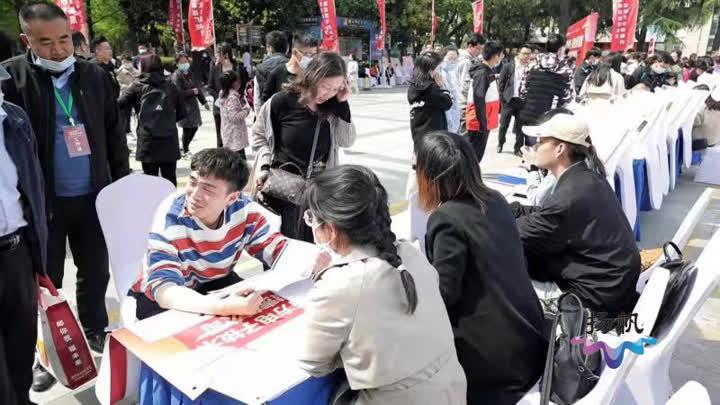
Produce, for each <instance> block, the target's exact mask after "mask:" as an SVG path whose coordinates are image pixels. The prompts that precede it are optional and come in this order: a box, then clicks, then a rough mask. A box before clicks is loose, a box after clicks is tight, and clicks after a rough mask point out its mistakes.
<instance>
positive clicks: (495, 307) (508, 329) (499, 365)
mask: <svg viewBox="0 0 720 405" xmlns="http://www.w3.org/2000/svg"><path fill="white" fill-rule="evenodd" d="M490 196H491V197H490V198H489V199H488V202H487V204H486V207H485V209H484V210H482V209H481V208H480V206H479V205H478V204H477V203H476V202H475V201H474V200H472V199H470V198H467V197H461V198H457V199H455V200H451V201H447V202H445V203H443V204H442V205H441V206H440V207H438V208H437V209H436V210H435V211H434V212H433V213H432V215H430V218H429V220H428V226H427V228H428V232H427V235H426V251H427V256H428V258H429V259H430V262H431V263H432V265H433V266H434V267H435V268H436V269H437V271H438V273H439V275H440V292H441V294H442V297H443V301H444V302H445V306H446V307H447V310H448V314H449V316H450V323H451V324H452V326H453V332H454V333H455V345H456V348H457V351H458V358H459V360H460V364H462V366H463V369H464V370H465V374H466V375H467V379H468V385H469V386H471V387H473V392H474V398H473V401H469V403H473V404H501V405H505V404H515V403H516V402H517V401H519V400H520V398H521V397H522V396H523V395H524V394H525V393H526V392H527V391H528V390H529V389H530V388H531V387H532V386H533V385H534V384H535V383H536V382H537V380H538V379H539V378H540V375H541V374H542V371H543V367H544V363H545V353H546V351H547V340H546V338H545V337H544V335H543V315H542V310H541V307H540V301H539V300H538V298H537V295H536V294H535V291H534V290H533V288H532V284H531V282H530V277H529V275H528V272H527V270H526V265H525V257H524V255H523V252H522V242H521V241H520V235H519V234H518V231H517V228H516V227H515V221H514V218H513V215H512V213H511V211H510V208H509V206H508V203H507V202H506V201H505V198H504V197H503V196H502V195H500V194H499V193H498V192H496V191H491V192H490ZM469 399H470V398H469Z"/></svg>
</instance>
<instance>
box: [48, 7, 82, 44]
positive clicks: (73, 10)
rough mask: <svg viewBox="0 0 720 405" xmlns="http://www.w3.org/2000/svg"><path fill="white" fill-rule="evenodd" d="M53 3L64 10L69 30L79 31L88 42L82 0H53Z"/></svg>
mask: <svg viewBox="0 0 720 405" xmlns="http://www.w3.org/2000/svg"><path fill="white" fill-rule="evenodd" d="M55 4H56V5H57V6H58V7H60V8H61V9H62V11H64V12H65V14H66V15H67V18H68V23H69V24H70V30H71V31H80V32H82V33H83V35H85V39H86V40H87V41H88V44H89V43H90V39H91V38H90V34H89V30H88V25H87V11H85V1H84V0H55Z"/></svg>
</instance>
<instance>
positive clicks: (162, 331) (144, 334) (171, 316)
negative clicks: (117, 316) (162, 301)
mask: <svg viewBox="0 0 720 405" xmlns="http://www.w3.org/2000/svg"><path fill="white" fill-rule="evenodd" d="M211 317H212V316H211V315H199V314H193V313H190V312H182V311H165V312H163V313H160V314H158V315H155V316H153V317H150V318H148V319H144V320H142V321H137V322H135V323H132V324H130V325H127V329H129V330H130V331H131V332H132V333H134V334H135V335H136V336H137V337H139V338H140V339H142V340H144V341H146V342H155V341H158V340H161V339H165V338H167V337H170V336H172V335H174V334H176V333H179V332H182V331H183V330H185V329H188V328H190V327H192V326H195V325H198V324H200V323H202V322H204V321H206V320H208V319H210V318H211ZM149 325H152V326H151V327H150V326H149Z"/></svg>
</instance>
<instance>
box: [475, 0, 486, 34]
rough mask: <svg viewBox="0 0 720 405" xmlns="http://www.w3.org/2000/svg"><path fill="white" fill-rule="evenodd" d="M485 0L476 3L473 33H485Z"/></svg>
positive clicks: (478, 0)
mask: <svg viewBox="0 0 720 405" xmlns="http://www.w3.org/2000/svg"><path fill="white" fill-rule="evenodd" d="M483 5H484V4H483V0H477V1H474V2H473V4H472V8H473V32H476V33H478V34H482V32H483V12H484V8H483Z"/></svg>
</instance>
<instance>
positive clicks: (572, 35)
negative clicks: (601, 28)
mask: <svg viewBox="0 0 720 405" xmlns="http://www.w3.org/2000/svg"><path fill="white" fill-rule="evenodd" d="M598 18H599V14H598V13H592V14H590V15H589V16H587V17H585V18H583V19H582V20H580V21H578V22H576V23H575V24H573V25H571V26H570V27H569V28H568V30H567V47H568V49H569V50H570V56H575V57H577V66H580V65H581V64H582V63H583V61H584V60H585V54H586V53H587V52H588V51H589V50H590V49H591V48H592V47H593V46H594V45H595V34H596V33H597V25H598Z"/></svg>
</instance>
